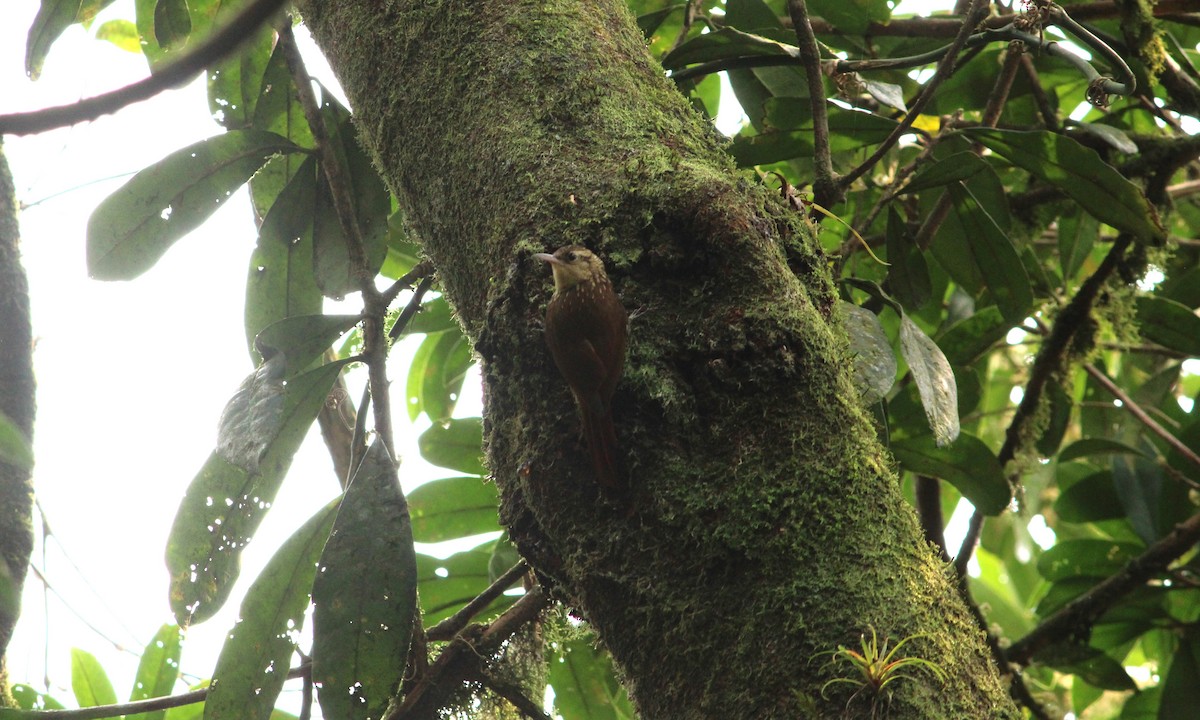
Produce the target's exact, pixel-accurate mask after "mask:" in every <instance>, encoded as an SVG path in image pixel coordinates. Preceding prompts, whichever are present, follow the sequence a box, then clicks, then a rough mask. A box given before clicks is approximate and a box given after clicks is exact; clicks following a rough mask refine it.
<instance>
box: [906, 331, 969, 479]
mask: <svg viewBox="0 0 1200 720" xmlns="http://www.w3.org/2000/svg"><path fill="white" fill-rule="evenodd" d="M900 352H901V353H902V354H903V355H904V361H905V362H907V363H908V369H909V372H911V373H912V376H913V380H914V381H915V382H916V384H917V392H918V393H919V394H920V396H921V405H922V406H924V408H925V417H927V418H928V419H929V428H930V430H932V431H933V440H934V442H935V443H936V444H937V446H938V447H943V446H945V445H949V444H950V443H952V442H954V440H955V439H956V438H957V437H958V434H959V422H958V385H957V383H956V382H955V380H954V373H953V371H951V369H950V363H949V362H947V361H946V356H945V355H943V354H942V350H941V348H939V347H938V346H937V343H935V342H934V341H933V340H930V339H929V336H928V335H926V334H925V333H924V332H922V330H921V328H919V327H917V325H916V323H914V322H913V321H912V320H909V319H908V316H907V315H901V316H900ZM964 494H965V493H964Z"/></svg>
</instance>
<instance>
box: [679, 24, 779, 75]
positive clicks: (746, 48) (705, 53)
mask: <svg viewBox="0 0 1200 720" xmlns="http://www.w3.org/2000/svg"><path fill="white" fill-rule="evenodd" d="M799 53H800V51H799V50H798V49H797V48H796V47H795V46H794V45H788V44H787V43H782V42H777V41H775V40H772V39H770V38H768V37H763V36H762V35H755V34H753V33H748V32H743V31H741V30H738V29H736V28H732V27H724V28H720V29H717V30H713V31H712V32H708V33H704V34H703V35H697V36H696V37H694V38H692V39H691V40H688V41H687V42H685V43H684V44H682V45H680V46H679V47H677V48H675V49H674V50H672V51H671V52H669V53H667V55H666V56H665V57H664V58H663V59H662V66H663V67H664V68H666V69H667V70H679V69H681V68H684V67H687V66H688V65H693V64H695V63H702V62H710V61H713V60H729V59H732V58H740V57H790V58H799V57H800V54H799Z"/></svg>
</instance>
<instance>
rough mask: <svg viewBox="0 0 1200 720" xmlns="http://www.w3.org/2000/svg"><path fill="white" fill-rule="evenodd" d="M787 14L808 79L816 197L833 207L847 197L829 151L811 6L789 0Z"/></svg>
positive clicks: (823, 94)
mask: <svg viewBox="0 0 1200 720" xmlns="http://www.w3.org/2000/svg"><path fill="white" fill-rule="evenodd" d="M787 5H788V13H789V14H790V15H791V18H792V26H793V27H794V28H795V30H796V43H797V47H799V48H800V64H801V65H802V66H803V67H804V78H805V80H807V82H808V100H809V106H810V107H811V108H812V121H813V168H814V170H815V173H816V176H815V177H814V178H813V200H814V201H815V202H816V203H817V204H818V205H821V206H823V207H833V206H834V205H837V204H839V203H841V202H842V200H843V199H844V198H845V197H846V189H845V187H844V186H842V185H839V184H838V182H837V178H836V177H835V176H834V173H833V157H832V156H831V155H830V152H829V117H828V115H827V113H826V111H825V79H824V76H823V75H822V73H821V51H820V49H819V48H818V47H817V38H816V36H815V35H813V30H812V26H811V25H810V24H809V22H808V7H807V6H806V5H805V4H804V0H788V4H787Z"/></svg>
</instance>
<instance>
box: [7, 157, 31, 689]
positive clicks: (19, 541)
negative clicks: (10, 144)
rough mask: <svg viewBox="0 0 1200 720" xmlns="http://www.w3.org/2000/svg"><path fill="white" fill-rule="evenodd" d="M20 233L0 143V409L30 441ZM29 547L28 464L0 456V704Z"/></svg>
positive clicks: (26, 289)
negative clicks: (11, 461) (21, 463)
mask: <svg viewBox="0 0 1200 720" xmlns="http://www.w3.org/2000/svg"><path fill="white" fill-rule="evenodd" d="M19 239H20V232H19V229H18V225H17V200H16V192H15V191H14V188H13V182H12V175H11V173H9V170H8V160H7V159H6V158H5V156H4V149H3V146H0V413H3V415H4V416H5V417H6V418H7V419H8V421H9V422H10V423H11V424H12V425H13V426H14V427H15V428H16V429H17V431H18V432H19V433H21V434H22V435H23V436H24V437H25V439H26V441H32V438H33V416H34V407H35V405H34V381H33V342H32V337H33V333H32V328H31V325H30V317H29V285H28V283H27V282H26V279H25V269H24V268H22V267H21V252H20V247H19ZM32 551H33V481H32V475H31V473H30V471H29V469H28V468H27V467H21V466H18V465H15V464H12V463H8V462H5V461H4V460H2V459H0V707H5V706H6V705H9V704H10V701H11V696H10V694H9V682H8V670H7V663H6V662H5V652H6V650H7V649H8V643H9V640H11V639H12V635H13V629H14V628H15V627H16V625H17V617H18V616H19V615H20V612H21V589H22V588H23V587H24V585H25V573H26V571H27V570H28V569H29V554H30V553H31V552H32Z"/></svg>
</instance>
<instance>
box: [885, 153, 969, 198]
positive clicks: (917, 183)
mask: <svg viewBox="0 0 1200 720" xmlns="http://www.w3.org/2000/svg"><path fill="white" fill-rule="evenodd" d="M987 166H988V164H987V163H986V162H984V160H983V158H981V157H979V156H978V155H976V154H975V153H973V152H971V151H970V150H963V151H962V152H956V153H954V154H952V155H949V156H947V157H945V158H942V159H941V160H938V161H937V162H935V163H933V164H932V165H928V166H926V167H925V168H924V169H922V170H921V171H920V172H918V173H917V174H916V176H914V177H913V179H912V181H911V182H909V183H908V184H907V185H905V186H904V192H905V193H915V192H920V191H921V190H927V189H929V188H934V187H942V186H943V185H949V184H950V183H953V182H958V181H960V180H968V179H970V178H972V177H974V176H975V174H976V173H978V172H980V171H983V170H986V169H987Z"/></svg>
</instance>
